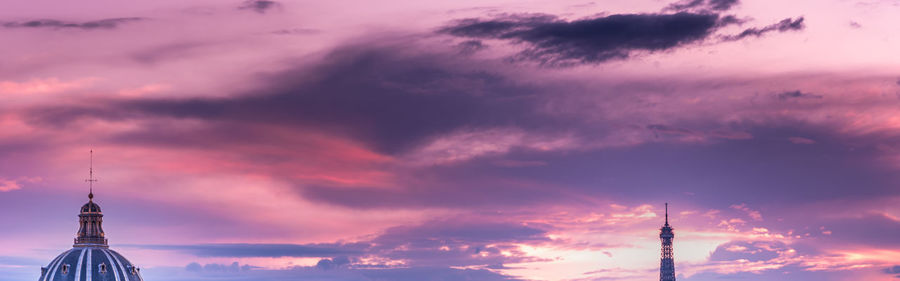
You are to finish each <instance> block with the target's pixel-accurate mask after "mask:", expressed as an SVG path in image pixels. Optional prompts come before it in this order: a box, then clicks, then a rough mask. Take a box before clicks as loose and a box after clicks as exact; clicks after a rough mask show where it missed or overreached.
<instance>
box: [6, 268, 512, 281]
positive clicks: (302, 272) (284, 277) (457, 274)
mask: <svg viewBox="0 0 900 281" xmlns="http://www.w3.org/2000/svg"><path fill="white" fill-rule="evenodd" d="M218 266H223V267H226V268H228V269H229V270H230V269H231V265H218V264H216V265H214V267H218ZM243 266H244V265H242V266H241V267H243ZM204 267H205V266H204V265H200V264H191V265H189V266H188V267H185V268H171V267H154V268H153V269H146V270H144V271H142V272H141V273H142V274H143V276H144V277H145V278H146V279H148V280H150V279H153V280H167V281H197V280H231V281H259V280H266V281H298V280H316V281H386V280H390V281H421V280H435V281H439V280H440V281H451V280H478V281H521V279H517V278H514V277H511V276H506V275H503V274H499V273H496V272H493V271H491V270H487V269H456V268H447V267H410V268H335V269H333V270H322V269H320V268H317V267H315V266H312V267H303V266H297V267H292V268H287V269H279V270H270V269H262V268H256V267H253V268H251V269H250V270H240V271H205V270H204ZM25 276H30V275H23V277H22V279H21V280H25V279H27V277H25ZM16 280H19V279H16Z"/></svg>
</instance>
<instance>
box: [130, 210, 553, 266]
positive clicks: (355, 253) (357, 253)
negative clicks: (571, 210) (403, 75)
mask: <svg viewBox="0 0 900 281" xmlns="http://www.w3.org/2000/svg"><path fill="white" fill-rule="evenodd" d="M549 242H551V240H550V239H549V238H548V237H547V231H546V230H543V229H541V228H538V227H536V226H532V225H525V224H517V223H507V222H502V221H500V222H498V221H478V220H472V221H461V220H440V221H430V222H426V223H424V224H422V225H416V226H400V227H393V228H390V229H388V230H386V231H385V232H384V233H382V234H381V235H378V236H376V237H374V238H372V239H371V240H368V241H362V242H358V243H350V244H303V245H298V244H201V245H125V246H126V247H136V248H142V249H153V250H167V251H177V252H182V253H187V254H191V255H194V256H198V257H236V258H238V257H320V258H322V259H320V260H319V262H318V263H317V265H316V266H315V267H316V268H318V269H323V270H332V269H340V268H348V267H353V268H359V267H365V266H372V265H371V264H357V263H356V262H355V260H356V259H357V258H358V257H371V256H374V257H380V258H389V259H393V260H404V261H406V263H405V265H406V266H416V267H447V266H489V265H495V266H496V265H502V264H505V263H517V262H522V261H532V260H535V258H532V257H529V256H528V255H527V254H525V253H523V252H521V251H519V249H518V248H517V246H515V245H516V244H518V243H549ZM502 252H506V254H503V253H502ZM382 266H388V265H382ZM216 268H220V267H218V266H217V265H206V266H202V267H201V266H200V265H199V264H191V265H188V269H189V270H192V271H198V270H201V269H202V270H204V271H216V270H215V269H216ZM243 268H244V267H242V266H238V265H236V264H232V265H230V266H225V267H224V268H222V269H223V270H231V269H234V270H235V271H240V270H243ZM218 271H221V270H218Z"/></svg>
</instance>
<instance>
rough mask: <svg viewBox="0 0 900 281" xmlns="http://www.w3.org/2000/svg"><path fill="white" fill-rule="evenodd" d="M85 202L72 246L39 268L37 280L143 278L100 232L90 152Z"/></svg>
mask: <svg viewBox="0 0 900 281" xmlns="http://www.w3.org/2000/svg"><path fill="white" fill-rule="evenodd" d="M91 158H92V159H91V162H92V163H91V169H90V178H88V179H87V180H86V181H87V182H89V183H90V184H91V191H90V193H88V202H87V203H85V204H84V205H83V206H81V210H80V213H79V214H78V223H79V227H78V232H77V233H76V234H75V245H73V246H72V249H69V250H67V251H65V252H63V253H62V254H60V255H59V256H57V257H56V258H54V259H53V260H51V261H50V264H49V265H47V267H41V277H40V278H39V279H38V281H144V279H143V277H141V270H140V269H139V268H138V267H136V266H134V265H133V264H132V263H131V262H130V261H128V259H126V258H125V257H124V256H122V255H121V254H119V253H118V252H116V251H113V250H112V249H110V248H109V244H108V243H107V240H106V234H105V233H103V227H102V226H103V212H101V211H100V205H97V203H94V186H93V184H94V182H96V181H97V180H96V179H94V167H93V166H94V165H93V151H91Z"/></svg>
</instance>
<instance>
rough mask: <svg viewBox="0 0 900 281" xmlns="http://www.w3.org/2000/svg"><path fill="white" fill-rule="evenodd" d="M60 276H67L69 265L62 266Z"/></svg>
mask: <svg viewBox="0 0 900 281" xmlns="http://www.w3.org/2000/svg"><path fill="white" fill-rule="evenodd" d="M62 274H63V275H66V274H69V264H63V265H62Z"/></svg>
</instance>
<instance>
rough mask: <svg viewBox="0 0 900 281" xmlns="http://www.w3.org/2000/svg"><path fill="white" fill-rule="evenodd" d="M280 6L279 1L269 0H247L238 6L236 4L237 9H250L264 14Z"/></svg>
mask: <svg viewBox="0 0 900 281" xmlns="http://www.w3.org/2000/svg"><path fill="white" fill-rule="evenodd" d="M281 8H282V5H281V3H279V2H276V1H271V0H247V1H244V3H241V5H240V6H238V9H240V10H250V11H254V12H257V13H260V14H264V13H266V12H268V11H270V10H272V9H281Z"/></svg>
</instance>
